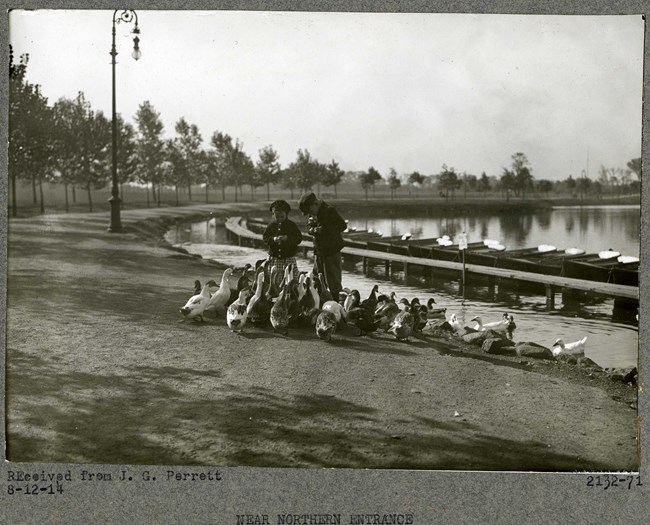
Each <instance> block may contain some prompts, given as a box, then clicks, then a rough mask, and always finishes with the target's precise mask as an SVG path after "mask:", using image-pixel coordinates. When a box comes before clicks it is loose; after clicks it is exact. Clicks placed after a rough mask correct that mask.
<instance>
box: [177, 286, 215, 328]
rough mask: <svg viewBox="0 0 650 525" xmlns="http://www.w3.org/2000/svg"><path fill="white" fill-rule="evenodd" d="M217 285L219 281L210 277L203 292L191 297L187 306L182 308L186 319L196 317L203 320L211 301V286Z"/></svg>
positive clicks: (181, 310)
mask: <svg viewBox="0 0 650 525" xmlns="http://www.w3.org/2000/svg"><path fill="white" fill-rule="evenodd" d="M211 286H212V287H215V286H217V283H216V282H214V280H212V279H210V280H209V281H208V282H207V283H205V285H204V286H203V288H202V289H201V292H200V293H198V294H195V295H193V296H192V297H190V298H189V299H188V300H187V302H186V303H185V306H183V307H182V308H181V309H180V312H181V314H183V317H184V318H185V319H194V320H201V321H203V313H204V312H205V309H206V308H207V306H208V304H209V302H210V287H211Z"/></svg>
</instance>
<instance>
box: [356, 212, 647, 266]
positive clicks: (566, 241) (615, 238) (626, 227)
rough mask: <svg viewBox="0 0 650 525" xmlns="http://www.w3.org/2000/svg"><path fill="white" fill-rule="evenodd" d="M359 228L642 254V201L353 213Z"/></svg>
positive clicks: (415, 235) (509, 245) (514, 244)
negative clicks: (442, 213) (515, 209)
mask: <svg viewBox="0 0 650 525" xmlns="http://www.w3.org/2000/svg"><path fill="white" fill-rule="evenodd" d="M349 225H350V226H351V227H353V226H356V227H357V228H359V229H372V230H374V231H381V232H383V233H384V234H385V235H393V236H394V235H402V234H404V233H406V232H410V233H411V234H412V236H413V238H414V239H417V238H430V237H440V236H442V235H449V236H450V237H451V238H452V239H455V238H457V237H458V234H460V233H462V232H466V233H467V235H468V240H469V242H473V241H480V240H483V239H486V238H490V239H496V240H499V241H501V242H502V243H503V244H505V246H506V248H507V249H519V248H529V247H532V246H538V245H540V244H553V245H555V246H557V247H558V248H560V249H566V248H570V247H579V248H582V249H584V250H586V251H587V252H590V253H596V252H599V251H602V250H605V249H608V248H612V249H614V250H616V251H619V252H621V253H623V254H625V255H632V256H635V257H638V256H639V244H640V229H641V215H640V207H638V206H632V207H630V206H620V207H611V206H610V207H600V208H599V207H587V206H585V207H582V208H580V207H572V208H557V209H553V210H542V211H539V212H535V213H519V214H492V215H489V214H474V215H468V216H459V215H456V216H447V217H401V218H396V217H382V216H370V217H366V218H363V219H350V222H349Z"/></svg>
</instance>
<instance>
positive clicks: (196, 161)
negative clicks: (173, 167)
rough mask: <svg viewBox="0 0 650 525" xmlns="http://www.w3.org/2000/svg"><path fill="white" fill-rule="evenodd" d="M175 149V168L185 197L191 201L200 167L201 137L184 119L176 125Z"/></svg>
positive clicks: (196, 129) (195, 127) (193, 126)
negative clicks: (178, 158)
mask: <svg viewBox="0 0 650 525" xmlns="http://www.w3.org/2000/svg"><path fill="white" fill-rule="evenodd" d="M174 129H175V131H176V135H177V136H176V138H175V139H174V140H175V142H176V149H177V150H178V153H179V154H180V162H179V164H178V166H177V169H178V170H179V174H180V176H181V177H182V180H183V183H184V184H185V185H186V186H187V197H188V199H189V200H190V201H191V200H192V184H193V183H194V182H196V179H197V175H198V173H197V172H198V171H199V167H200V151H201V150H200V148H201V143H202V142H203V137H201V134H200V133H199V128H198V127H197V126H196V125H195V124H188V123H187V121H186V120H185V118H184V117H181V118H180V120H179V121H178V122H177V123H176V125H175V127H174Z"/></svg>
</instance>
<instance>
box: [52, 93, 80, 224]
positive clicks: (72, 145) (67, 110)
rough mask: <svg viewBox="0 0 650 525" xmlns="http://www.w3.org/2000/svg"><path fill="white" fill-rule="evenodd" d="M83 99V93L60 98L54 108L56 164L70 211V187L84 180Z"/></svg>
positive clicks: (66, 204)
mask: <svg viewBox="0 0 650 525" xmlns="http://www.w3.org/2000/svg"><path fill="white" fill-rule="evenodd" d="M83 100H84V99H83V94H82V93H79V95H78V96H77V98H76V99H75V100H70V99H67V98H61V99H59V100H58V101H57V102H56V103H55V104H54V106H53V108H52V112H53V116H54V127H55V129H56V136H57V141H56V143H55V148H56V156H55V164H56V170H57V173H58V177H59V181H60V182H61V183H62V184H63V186H64V192H65V211H66V212H67V211H69V199H68V187H69V186H70V185H72V186H73V187H74V185H75V184H78V183H79V182H81V180H82V174H81V170H82V167H81V163H80V157H79V155H78V147H79V143H80V142H81V139H82V135H83V130H84V124H85V120H86V114H85V109H84V102H83Z"/></svg>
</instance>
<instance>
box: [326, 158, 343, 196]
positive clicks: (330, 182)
mask: <svg viewBox="0 0 650 525" xmlns="http://www.w3.org/2000/svg"><path fill="white" fill-rule="evenodd" d="M343 175H345V172H344V171H343V170H342V169H341V168H340V167H339V165H338V163H337V162H336V161H334V160H332V162H330V163H329V164H328V165H327V166H325V171H324V173H323V177H322V182H323V184H324V185H325V186H334V195H335V196H338V194H337V186H338V185H339V183H340V182H341V179H343Z"/></svg>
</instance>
